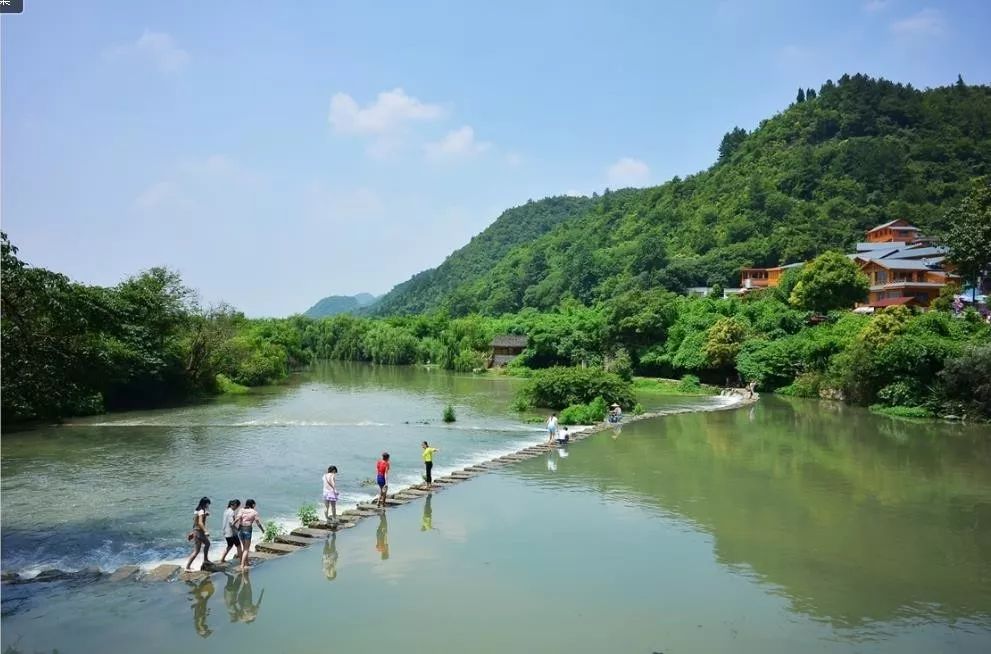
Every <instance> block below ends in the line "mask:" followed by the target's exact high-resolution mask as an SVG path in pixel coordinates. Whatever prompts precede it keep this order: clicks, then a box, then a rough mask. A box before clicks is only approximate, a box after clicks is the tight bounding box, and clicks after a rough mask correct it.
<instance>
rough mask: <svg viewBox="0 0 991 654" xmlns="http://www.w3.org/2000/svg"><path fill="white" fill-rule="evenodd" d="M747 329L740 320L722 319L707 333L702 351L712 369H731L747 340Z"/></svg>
mask: <svg viewBox="0 0 991 654" xmlns="http://www.w3.org/2000/svg"><path fill="white" fill-rule="evenodd" d="M746 336H747V329H746V325H744V324H743V322H741V321H740V320H739V319H738V318H735V317H734V318H728V317H723V318H720V319H719V320H718V321H717V322H716V324H714V325H713V326H712V327H710V328H709V329H708V331H706V334H705V345H704V346H703V347H702V351H703V353H704V354H705V359H706V363H707V364H708V365H709V367H711V368H729V367H731V366H732V365H733V364H734V363H735V361H736V355H737V354H739V353H740V347H741V346H742V345H743V341H744V340H745V339H746Z"/></svg>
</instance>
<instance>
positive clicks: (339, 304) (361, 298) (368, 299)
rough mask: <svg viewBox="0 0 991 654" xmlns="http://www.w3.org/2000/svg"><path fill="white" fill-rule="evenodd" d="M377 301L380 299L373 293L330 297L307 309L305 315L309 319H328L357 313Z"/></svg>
mask: <svg viewBox="0 0 991 654" xmlns="http://www.w3.org/2000/svg"><path fill="white" fill-rule="evenodd" d="M376 300H378V298H377V297H375V296H374V295H372V294H371V293H358V294H357V295H329V296H327V297H325V298H323V299H322V300H320V301H319V302H317V303H316V304H314V305H313V306H312V307H310V308H309V309H307V310H306V311H305V312H304V313H303V315H304V316H306V317H307V318H326V317H327V316H336V315H337V314H339V313H357V312H358V311H359V310H360V309H364V308H365V307H370V306H372V305H373V304H375V301H376Z"/></svg>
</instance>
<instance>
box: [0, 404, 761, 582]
mask: <svg viewBox="0 0 991 654" xmlns="http://www.w3.org/2000/svg"><path fill="white" fill-rule="evenodd" d="M724 394H729V395H736V396H739V397H741V400H740V401H739V402H737V403H735V404H729V405H724V406H718V407H711V408H708V409H702V411H720V410H724V409H735V408H740V407H744V406H749V405H751V404H754V403H755V402H757V400H758V397H759V396H758V395H757V394H756V393H754V394H753V396H752V397H748V396H747V395H746V392H745V391H741V390H739V389H730V390H728V391H725V392H724ZM692 411H693V410H691V409H677V410H671V411H665V412H663V413H645V414H642V415H640V416H634V417H632V418H629V419H627V420H625V421H624V424H629V423H631V422H636V421H638V420H644V419H647V418H655V417H659V416H664V415H670V414H674V413H689V412H692ZM613 426H614V425H610V424H607V423H601V424H599V425H596V426H594V427H592V428H590V429H586V430H583V431H580V432H575V433H573V434H571V440H572V441H579V440H584V439H586V438H589V437H591V436H593V435H594V434H597V433H599V432H602V431H606V430H609V429H611V428H612V427H613ZM555 446H556V445H555V444H553V443H546V442H545V443H541V444H539V445H530V446H528V447H525V448H523V449H521V450H519V451H518V452H513V453H511V454H505V455H503V456H500V457H496V458H494V459H491V460H489V461H485V462H482V463H476V464H473V465H470V466H467V467H465V468H464V469H463V470H457V471H455V472H452V473H451V474H449V475H447V476H444V477H441V478H439V479H434V481H433V485H432V486H428V485H427V484H425V483H424V484H416V485H414V486H410V487H409V488H404V489H402V490H400V491H398V492H396V493H394V494H392V495H390V496H389V497H388V498H387V499H386V502H385V503H386V508H388V507H395V506H401V505H403V504H407V503H409V502H412V501H414V500H417V499H419V498H421V497H424V496H428V495H431V494H432V493H433V492H436V491H440V490H443V489H444V488H447V487H448V486H453V485H454V484H459V483H461V482H463V481H467V480H469V479H472V478H474V477H477V476H479V475H481V474H483V473H486V472H491V471H493V470H498V469H499V468H502V467H505V466H508V465H513V464H516V463H521V462H523V461H528V460H530V459H533V458H535V457H538V456H541V455H543V454H545V453H547V452H549V451H552V450H553V448H554V447H555ZM382 511H383V509H380V508H379V507H378V506H377V504H375V503H374V502H368V501H365V502H362V503H360V504H358V505H357V507H355V508H353V509H347V510H346V511H343V512H342V513H340V514H338V516H337V522H336V523H333V524H328V523H327V522H325V521H323V520H321V521H320V522H315V523H312V524H309V525H307V526H305V527H298V528H296V529H293V531H292V533H290V534H286V535H283V536H279V537H277V538H276V542H262V543H258V544H257V545H255V551H254V552H250V553H249V554H248V561H249V562H251V563H252V564H255V565H257V564H258V563H261V562H263V561H269V560H272V559H278V558H282V557H283V556H285V555H286V554H292V553H293V552H298V551H299V550H301V549H304V548H306V547H307V546H308V545H311V544H312V543H314V542H315V540H316V539H321V538H326V537H327V536H329V535H330V534H331V533H334V532H337V531H340V530H342V529H350V528H351V527H354V526H356V525H357V524H358V523H359V522H360V521H361V520H362V519H364V518H367V517H371V516H377V515H381V514H382ZM237 565H238V562H237V561H231V562H229V563H228V564H213V565H210V566H208V567H206V568H205V569H204V570H197V571H193V572H185V571H184V570H183V569H182V568H181V567H180V566H178V565H172V564H162V565H160V566H158V567H156V568H154V569H152V570H150V571H148V572H146V573H142V571H141V568H139V567H138V566H136V565H125V566H122V567H120V568H118V569H117V570H115V571H114V572H113V573H112V574H109V575H108V574H105V573H103V572H102V571H101V570H99V569H98V568H86V569H83V570H79V571H78V572H67V571H64V570H43V571H42V572H41V573H40V574H38V575H37V576H35V577H33V578H25V577H22V576H21V575H19V574H18V573H16V572H6V571H5V572H3V574H2V576H0V580H2V582H3V583H4V584H18V583H28V582H32V581H39V582H44V581H62V580H78V579H85V580H89V579H92V580H97V579H107V580H109V581H112V582H120V581H127V580H138V581H140V582H145V581H172V580H174V579H180V580H182V581H189V582H194V581H198V580H201V579H206V578H208V577H209V576H210V575H211V574H213V573H218V572H224V571H227V570H230V569H232V568H234V567H236V566H237Z"/></svg>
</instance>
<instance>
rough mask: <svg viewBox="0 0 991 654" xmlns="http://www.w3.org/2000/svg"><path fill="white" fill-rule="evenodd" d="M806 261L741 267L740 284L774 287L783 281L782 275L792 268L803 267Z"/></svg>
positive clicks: (746, 287) (743, 286) (753, 286)
mask: <svg viewBox="0 0 991 654" xmlns="http://www.w3.org/2000/svg"><path fill="white" fill-rule="evenodd" d="M804 265H805V262H802V261H800V262H798V263H789V264H787V265H784V266H775V267H773V268H741V269H740V286H741V287H742V288H744V289H748V288H774V287H775V286H777V285H778V284H780V283H781V275H783V274H785V271H787V270H790V269H792V268H801V267H802V266H804Z"/></svg>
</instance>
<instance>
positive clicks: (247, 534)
mask: <svg viewBox="0 0 991 654" xmlns="http://www.w3.org/2000/svg"><path fill="white" fill-rule="evenodd" d="M255 506H256V504H255V501H254V500H245V501H244V508H243V509H241V510H240V511H238V512H237V518H235V520H234V524H235V525H236V526H237V535H238V536H239V537H240V539H241V567H240V568H239V569H240V570H247V569H248V551H249V550H250V549H251V530H252V529H253V528H254V526H255V525H258V528H259V529H261V530H262V531H265V525H263V524H262V518H261V516H260V515H259V514H258V509H256V508H255Z"/></svg>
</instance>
